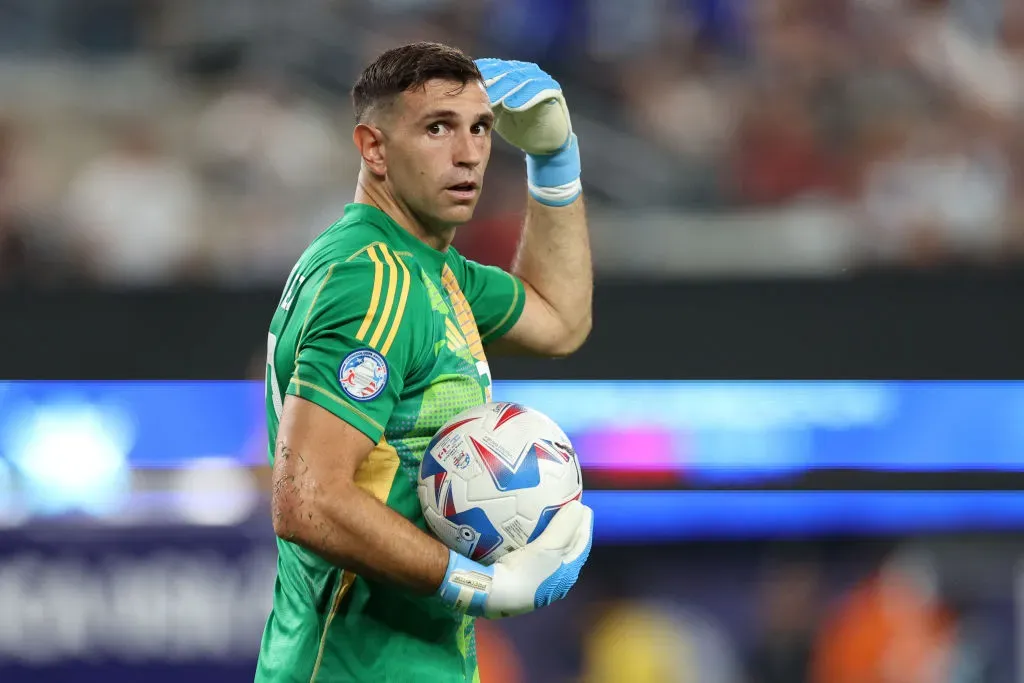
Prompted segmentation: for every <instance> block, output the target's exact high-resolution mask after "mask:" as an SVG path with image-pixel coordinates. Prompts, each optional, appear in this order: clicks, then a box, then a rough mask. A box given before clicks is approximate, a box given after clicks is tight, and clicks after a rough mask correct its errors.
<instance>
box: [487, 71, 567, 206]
mask: <svg viewBox="0 0 1024 683" xmlns="http://www.w3.org/2000/svg"><path fill="white" fill-rule="evenodd" d="M476 65H477V68H478V69H480V74H481V75H482V76H483V77H484V85H485V86H486V87H487V96H488V97H489V98H490V100H491V109H492V110H493V111H494V114H495V122H494V130H495V131H496V132H497V133H498V134H499V135H500V136H501V137H503V138H504V139H505V140H506V141H507V142H509V143H510V144H512V145H514V146H515V147H518V148H519V149H521V150H523V151H524V152H526V178H527V183H528V184H529V188H530V194H531V195H532V196H533V198H534V199H536V200H537V201H538V202H540V203H542V204H546V205H548V206H565V205H567V204H571V203H572V202H574V201H575V200H576V198H577V197H579V196H580V194H581V193H582V191H583V186H582V185H581V184H580V150H579V145H578V144H577V140H576V135H575V133H573V132H572V122H571V121H570V119H569V108H568V107H567V106H566V104H565V97H564V96H563V95H562V87H561V86H560V85H559V84H558V81H556V80H555V79H553V78H552V77H551V76H549V75H548V74H547V73H545V72H544V71H543V70H542V69H541V68H540V67H539V66H537V65H536V64H531V63H530V62H517V61H509V60H503V59H491V58H487V59H478V60H476Z"/></svg>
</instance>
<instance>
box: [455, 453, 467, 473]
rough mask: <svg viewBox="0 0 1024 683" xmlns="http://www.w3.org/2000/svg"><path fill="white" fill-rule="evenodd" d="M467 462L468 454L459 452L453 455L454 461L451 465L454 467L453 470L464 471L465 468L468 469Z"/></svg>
mask: <svg viewBox="0 0 1024 683" xmlns="http://www.w3.org/2000/svg"><path fill="white" fill-rule="evenodd" d="M469 460H470V456H469V453H467V452H466V451H465V450H460V451H459V452H458V453H457V454H456V455H455V458H454V460H452V465H454V466H455V469H457V470H460V471H461V470H465V469H466V468H467V467H469Z"/></svg>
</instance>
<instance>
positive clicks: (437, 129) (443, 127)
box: [427, 121, 448, 135]
mask: <svg viewBox="0 0 1024 683" xmlns="http://www.w3.org/2000/svg"><path fill="white" fill-rule="evenodd" d="M447 130H448V124H447V123H444V122H442V121H435V122H434V123H432V124H430V125H429V126H427V132H428V133H430V134H431V135H443V134H444V133H445V132H446V131H447Z"/></svg>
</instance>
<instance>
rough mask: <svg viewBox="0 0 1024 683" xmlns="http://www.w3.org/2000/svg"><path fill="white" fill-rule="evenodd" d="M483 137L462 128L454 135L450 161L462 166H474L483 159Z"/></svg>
mask: <svg viewBox="0 0 1024 683" xmlns="http://www.w3.org/2000/svg"><path fill="white" fill-rule="evenodd" d="M484 144H485V138H483V137H481V136H478V135H473V133H472V132H471V131H468V130H463V131H460V132H459V134H458V135H456V136H455V144H454V146H453V149H452V162H453V163H454V164H455V165H456V166H462V167H464V168H476V167H477V166H479V165H480V164H481V162H483V160H484Z"/></svg>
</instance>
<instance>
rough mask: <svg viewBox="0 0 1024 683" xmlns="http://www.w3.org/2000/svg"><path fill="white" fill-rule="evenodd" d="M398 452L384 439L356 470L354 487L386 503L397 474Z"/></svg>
mask: <svg viewBox="0 0 1024 683" xmlns="http://www.w3.org/2000/svg"><path fill="white" fill-rule="evenodd" d="M398 464H399V460H398V451H396V450H395V447H394V446H392V445H391V444H389V443H388V442H387V441H385V440H384V439H381V440H380V442H379V443H378V444H377V445H376V446H374V448H373V450H372V451H370V457H368V458H367V459H366V461H365V462H364V463H363V464H362V465H360V466H359V469H358V470H356V478H355V482H356V486H358V487H359V488H361V489H363V490H364V491H366V492H367V493H369V494H371V495H372V496H373V497H374V498H376V499H377V500H379V501H380V502H382V503H387V502H388V495H389V494H390V493H391V485H392V484H393V483H394V481H395V474H396V473H397V472H398Z"/></svg>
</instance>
